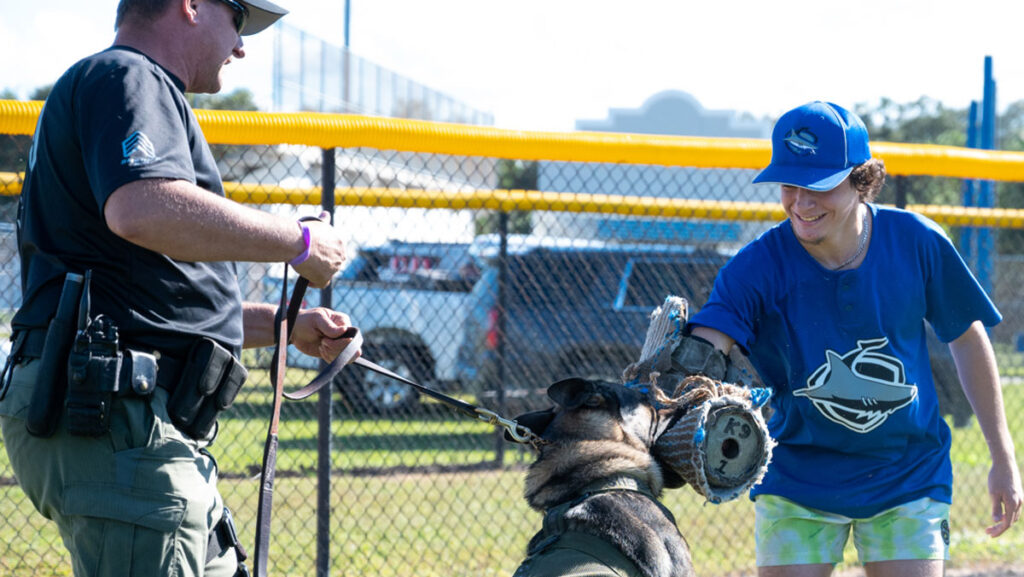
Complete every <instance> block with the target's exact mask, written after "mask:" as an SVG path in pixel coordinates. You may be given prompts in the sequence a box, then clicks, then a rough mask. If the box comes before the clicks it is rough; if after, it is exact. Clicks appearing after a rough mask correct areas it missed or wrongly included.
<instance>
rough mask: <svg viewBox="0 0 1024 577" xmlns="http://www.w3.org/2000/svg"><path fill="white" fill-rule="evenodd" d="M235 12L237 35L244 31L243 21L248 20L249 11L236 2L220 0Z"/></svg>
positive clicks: (233, 0)
mask: <svg viewBox="0 0 1024 577" xmlns="http://www.w3.org/2000/svg"><path fill="white" fill-rule="evenodd" d="M220 1H221V2H223V3H225V4H227V5H228V6H230V7H231V9H232V10H234V11H235V31H236V32H238V33H239V34H241V33H242V30H243V29H245V21H246V19H248V18H249V9H248V8H246V7H245V6H243V5H242V4H241V3H240V2H237V1H236V0H220Z"/></svg>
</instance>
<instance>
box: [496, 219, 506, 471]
mask: <svg viewBox="0 0 1024 577" xmlns="http://www.w3.org/2000/svg"><path fill="white" fill-rule="evenodd" d="M507 284H508V213H507V212H505V211H504V210H502V211H501V212H499V213H498V298H497V301H498V318H497V319H496V320H495V325H496V327H495V328H496V329H497V331H498V335H499V336H500V338H499V339H498V348H497V349H496V350H495V353H497V355H498V371H497V372H498V375H497V377H498V378H497V379H495V380H496V381H497V383H496V385H497V390H496V391H495V393H496V397H495V402H496V406H497V408H498V414H499V415H504V414H505V372H506V371H505V300H506V298H507V296H508V286H507ZM504 463H505V438H504V434H503V433H502V430H501V428H500V427H495V430H494V464H495V466H496V467H501V466H502V465H504Z"/></svg>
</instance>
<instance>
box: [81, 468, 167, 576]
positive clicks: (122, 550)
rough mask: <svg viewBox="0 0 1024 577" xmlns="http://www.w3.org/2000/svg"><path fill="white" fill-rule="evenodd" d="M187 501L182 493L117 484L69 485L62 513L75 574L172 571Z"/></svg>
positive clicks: (152, 573) (129, 573) (140, 573)
mask: <svg viewBox="0 0 1024 577" xmlns="http://www.w3.org/2000/svg"><path fill="white" fill-rule="evenodd" d="M186 506H187V503H186V500H185V499H184V498H182V497H177V496H174V495H167V494H161V493H149V492H144V491H139V490H130V489H126V488H124V487H119V486H115V485H106V484H102V483H78V484H74V485H69V486H67V487H66V488H65V491H64V503H63V511H62V513H63V516H64V519H63V522H64V524H65V538H67V537H70V539H71V542H70V543H67V545H68V548H69V549H71V550H72V552H73V553H74V555H73V557H74V558H75V560H76V573H78V571H79V570H80V571H82V572H84V573H85V574H88V575H167V574H170V572H171V571H170V570H171V568H172V567H174V565H175V556H176V554H177V551H176V547H175V541H176V537H177V533H178V530H179V528H180V527H181V523H182V520H183V519H184V518H185V511H186ZM77 565H81V567H77Z"/></svg>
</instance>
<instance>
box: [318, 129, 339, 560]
mask: <svg viewBox="0 0 1024 577" xmlns="http://www.w3.org/2000/svg"><path fill="white" fill-rule="evenodd" d="M322 152H323V167H322V170H321V172H322V174H321V176H320V182H321V183H322V187H321V193H320V206H321V207H322V208H323V209H324V210H325V211H327V212H328V213H329V214H330V215H331V216H330V219H331V220H330V222H331V225H332V226H333V225H334V186H335V177H334V175H335V149H334V148H325V149H323V151H322ZM332 293H333V288H332V285H328V287H327V289H325V290H322V291H320V304H321V305H322V306H324V307H325V308H328V309H330V308H334V306H333V305H334V302H333V301H334V298H333V295H332ZM325 366H327V363H325V362H324V360H323V359H320V368H321V369H322V368H324V367H325ZM333 392H334V387H333V385H332V386H327V387H324V388H323V389H320V393H319V397H318V398H317V402H316V409H317V428H318V433H317V441H316V449H317V483H316V502H317V507H316V574H317V577H328V575H330V572H331V409H332V407H331V400H332V394H333Z"/></svg>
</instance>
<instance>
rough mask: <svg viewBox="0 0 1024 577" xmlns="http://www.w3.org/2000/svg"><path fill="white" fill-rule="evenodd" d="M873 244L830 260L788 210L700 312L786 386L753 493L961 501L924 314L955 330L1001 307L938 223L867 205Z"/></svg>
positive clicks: (868, 504)
mask: <svg viewBox="0 0 1024 577" xmlns="http://www.w3.org/2000/svg"><path fill="white" fill-rule="evenodd" d="M868 207H869V208H870V209H871V210H872V213H873V215H874V220H873V226H872V229H873V232H872V236H871V243H870V246H869V248H868V252H867V255H866V257H865V259H864V261H863V263H862V264H861V265H860V267H858V268H857V269H855V270H847V271H842V272H835V271H830V270H828V269H826V268H825V267H823V266H822V265H821V264H819V263H818V262H817V261H815V260H814V259H813V258H812V257H811V256H810V254H809V253H808V252H807V251H806V250H805V249H804V248H803V246H801V245H800V243H799V241H798V240H797V238H796V236H795V235H794V233H793V230H792V227H791V226H790V222H789V221H788V220H787V221H784V222H782V223H780V224H778V225H776V226H775V227H773V228H772V229H770V230H768V231H767V232H765V233H764V234H763V235H761V237H759V238H758V239H757V240H755V241H754V242H752V243H750V244H749V245H747V246H746V247H744V249H743V250H741V251H740V252H739V253H738V254H737V255H736V256H735V257H734V258H733V259H732V260H731V261H730V262H729V263H728V264H727V265H726V266H725V267H723V268H722V270H721V272H720V273H719V275H718V278H717V279H716V281H715V286H714V290H713V292H712V294H711V297H710V299H709V301H708V303H707V304H706V305H705V306H704V307H703V308H702V309H701V310H700V311H699V312H698V313H697V314H695V315H694V317H693V318H692V319H691V321H690V323H691V324H692V325H702V326H707V327H711V328H715V329H718V330H720V331H722V332H723V333H725V334H727V335H729V336H730V337H731V338H733V339H734V340H735V341H736V342H737V344H739V345H740V346H741V347H742V348H743V349H744V351H745V352H747V353H748V354H749V355H750V360H751V361H752V362H753V364H754V366H755V368H757V370H758V372H759V374H760V376H761V378H762V380H763V381H764V383H765V384H766V385H768V386H770V387H771V388H772V389H773V390H774V396H773V397H772V408H773V409H774V411H775V412H774V414H773V415H772V417H771V419H770V420H769V423H768V425H769V429H770V431H771V434H772V436H773V437H774V438H775V440H776V441H777V442H778V443H779V445H778V446H777V447H776V448H775V450H774V453H773V457H772V462H771V465H770V466H769V468H768V472H767V474H766V475H765V477H764V480H763V482H762V483H761V484H760V485H758V486H757V487H755V488H754V489H753V491H752V492H751V495H752V496H756V495H758V494H762V493H765V494H773V495H779V496H782V497H785V498H787V499H790V500H793V501H795V502H797V503H800V504H802V505H804V506H807V507H811V508H815V509H821V510H824V511H829V512H833V513H837V514H841V515H845V516H848V517H852V518H863V517H868V516H871V515H873V514H875V513H878V512H880V511H883V510H885V509H888V508H891V507H893V506H896V505H899V504H902V503H906V502H908V501H912V500H914V499H918V498H921V497H931V498H933V499H936V500H939V501H943V502H946V503H949V502H951V501H952V483H953V480H952V466H951V463H950V459H949V448H950V431H949V427H948V426H947V425H946V423H945V421H944V420H943V419H942V418H941V415H940V413H939V406H938V400H937V398H936V393H935V387H934V385H933V382H932V376H931V367H930V364H929V360H928V352H927V346H926V340H925V325H924V321H925V320H927V321H928V322H930V323H931V324H932V326H933V328H934V329H935V332H936V334H937V335H938V336H939V338H940V339H941V340H942V341H944V342H949V341H951V340H953V339H955V338H957V337H959V336H960V335H962V334H963V333H964V331H966V330H967V328H968V327H969V326H970V325H971V324H972V323H973V322H974V321H977V320H980V321H982V322H983V323H984V324H985V325H987V326H992V325H995V324H997V323H998V322H999V321H1000V320H1001V316H1000V314H999V312H998V311H997V310H996V308H995V305H994V304H993V303H992V301H991V300H990V299H989V298H988V296H987V295H986V294H985V292H984V290H983V289H982V288H981V286H980V285H979V284H978V282H977V280H976V279H975V278H974V276H973V275H972V274H971V272H970V270H969V269H968V268H967V266H966V265H965V264H964V262H963V259H961V258H960V256H959V254H958V253H957V251H956V250H955V248H954V247H953V245H952V243H951V242H950V241H949V239H948V238H947V237H946V235H945V233H944V232H943V231H942V229H941V228H939V227H938V225H936V224H935V223H934V222H932V221H930V220H928V219H926V218H924V217H922V216H919V215H916V214H914V213H910V212H907V211H902V210H898V209H892V208H885V207H880V206H876V205H868Z"/></svg>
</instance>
